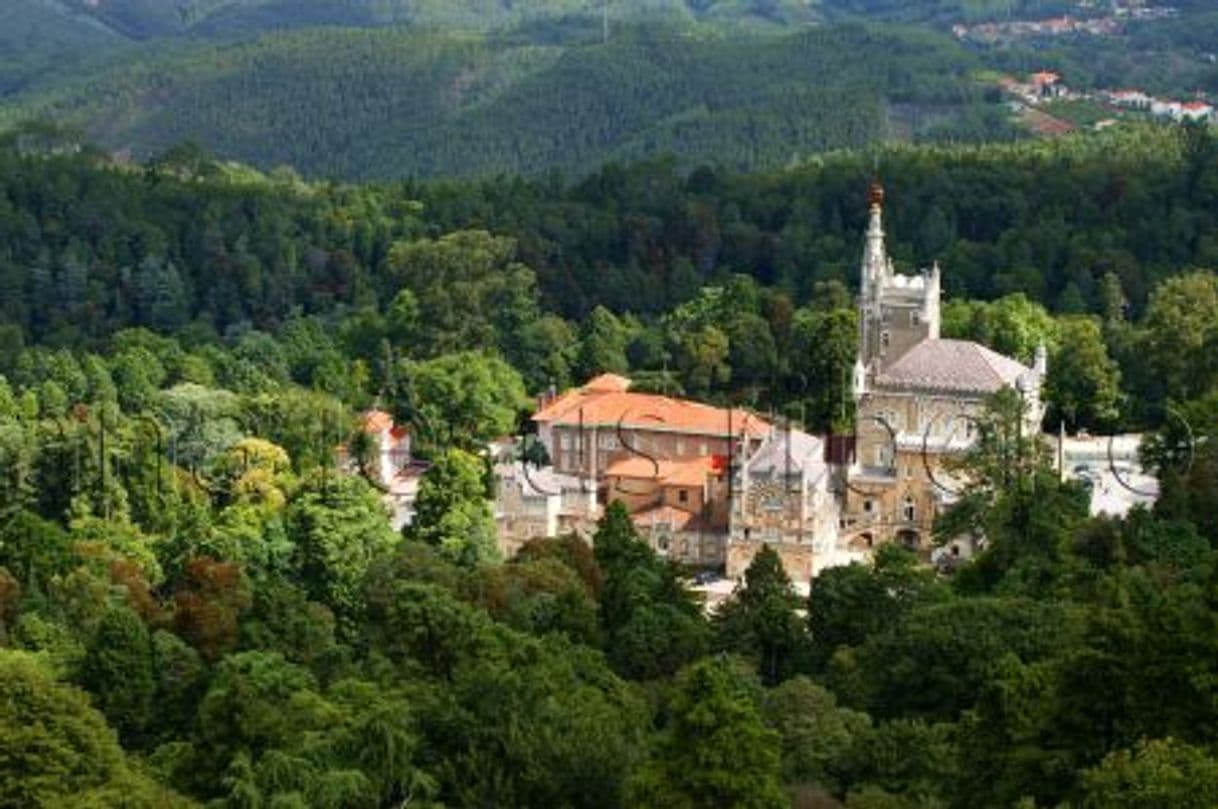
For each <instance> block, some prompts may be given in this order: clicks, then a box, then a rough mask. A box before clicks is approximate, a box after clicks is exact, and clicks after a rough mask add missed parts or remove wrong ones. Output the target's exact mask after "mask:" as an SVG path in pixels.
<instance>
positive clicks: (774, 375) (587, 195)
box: [0, 127, 1218, 427]
mask: <svg viewBox="0 0 1218 809" xmlns="http://www.w3.org/2000/svg"><path fill="white" fill-rule="evenodd" d="M73 149H74V143H73V141H71V140H70V139H69V138H66V137H65V136H64V135H62V134H60V133H56V132H45V131H41V130H30V131H27V132H26V133H24V134H22V135H21V136H18V137H14V138H12V139H10V141H9V142H8V146H7V148H6V149H5V150H3V151H2V152H0V183H2V184H3V187H4V188H5V189H6V193H5V196H4V198H3V205H2V206H0V243H3V244H4V245H5V248H4V253H3V255H0V288H3V290H4V295H3V296H2V298H0V313H2V314H3V317H4V319H5V321H6V323H7V324H8V325H7V327H6V328H5V339H4V348H3V351H0V372H2V371H3V370H4V369H5V368H9V367H12V363H15V362H16V357H17V354H18V353H19V351H20V349H21V346H22V345H23V344H27V343H39V344H49V345H55V346H78V347H98V346H104V345H106V343H107V340H108V337H109V335H111V334H113V333H114V332H116V331H117V330H121V329H123V328H125V327H129V326H141V327H147V328H152V329H155V330H157V331H159V332H162V333H165V334H189V335H192V336H191V338H190V339H191V340H198V341H201V342H202V343H212V342H215V341H217V340H220V341H226V340H230V339H236V338H237V337H239V336H240V335H242V334H244V333H246V332H247V331H249V330H251V329H253V330H255V331H260V332H271V333H274V332H278V331H279V330H281V329H283V328H286V327H287V326H288V325H289V324H291V323H292V322H294V321H296V320H298V319H299V318H301V317H305V318H308V319H310V320H309V322H310V323H313V324H314V325H311V326H309V327H308V328H309V330H310V332H309V333H310V334H312V333H315V332H316V331H317V330H321V332H326V331H328V332H330V333H331V334H332V337H331V338H330V342H332V341H333V340H335V339H337V341H338V342H337V343H335V344H334V345H330V346H329V347H328V348H324V350H322V349H318V351H319V352H320V353H317V354H314V353H312V349H311V350H310V354H309V356H310V357H311V359H308V360H304V359H302V360H301V362H302V363H303V364H302V365H300V366H299V373H300V374H302V376H301V377H300V380H301V382H302V383H304V384H309V385H323V384H324V386H325V387H326V389H331V388H330V386H331V385H335V384H337V385H341V386H346V387H348V388H349V387H350V386H349V385H348V383H347V382H346V380H345V377H344V375H343V374H342V372H340V371H339V370H338V367H337V366H335V365H334V364H333V362H331V361H330V360H329V359H325V358H328V357H329V358H332V357H334V356H341V355H343V354H344V353H346V355H348V356H357V357H359V358H361V359H362V361H363V362H364V363H365V364H366V368H365V370H364V371H363V372H361V375H360V376H359V378H361V379H362V380H363V382H362V383H361V385H362V386H363V387H362V388H361V392H360V394H359V395H360V396H362V397H365V398H364V399H362V401H366V400H368V399H370V398H371V397H373V396H375V395H376V394H377V392H378V391H380V390H382V389H383V388H384V387H385V386H386V385H387V384H390V382H391V381H392V379H393V377H394V374H393V371H392V362H390V361H389V360H388V359H387V356H388V355H387V354H386V352H385V350H384V349H383V343H384V341H386V340H390V341H391V342H392V340H393V339H402V340H405V339H408V336H409V335H415V336H414V337H413V338H409V339H410V340H412V348H413V350H414V351H417V352H422V356H423V357H427V358H430V357H433V356H436V355H439V354H443V353H446V352H448V351H453V350H460V349H462V348H485V347H487V346H493V347H494V348H495V349H496V350H497V351H499V352H501V353H502V354H503V355H504V356H506V357H507V358H508V359H509V361H510V362H511V363H512V365H514V366H515V367H516V368H517V370H519V371H520V372H521V373H522V374H523V376H524V378H525V380H526V382H527V387H528V388H529V389H530V390H532V391H537V390H541V389H543V388H545V387H547V386H548V385H550V384H556V385H563V384H568V383H570V382H573V381H575V380H578V379H580V378H583V377H586V376H588V375H589V374H591V373H594V372H595V371H597V370H598V369H601V368H603V367H605V366H606V365H608V366H610V367H613V368H616V369H618V370H621V371H625V370H631V371H632V372H634V373H636V374H638V375H640V379H643V380H645V384H648V385H653V386H659V387H662V388H665V389H668V390H673V391H676V390H685V391H688V392H690V393H694V394H697V395H699V396H704V397H709V398H732V397H739V398H744V399H746V400H748V399H751V400H753V401H766V402H769V403H770V404H772V405H773V406H775V407H786V406H799V407H804V408H806V410H805V415H806V418H807V419H808V420H809V421H811V422H812V423H814V424H816V425H817V426H821V427H824V426H828V425H830V424H833V423H840V422H841V421H842V419H843V418H844V416H845V415H846V414H845V412H844V411H843V409H842V408H843V407H844V406H845V402H846V399H847V398H848V397H847V396H846V390H845V388H844V385H845V382H846V381H847V380H848V374H846V373H845V369H847V368H848V367H849V365H850V363H851V361H852V360H851V357H852V356H853V353H852V352H853V349H852V344H853V343H852V341H853V339H854V325H853V321H852V320H851V317H852V316H851V314H850V311H849V310H850V308H851V307H850V303H849V301H850V292H849V290H850V289H851V288H852V287H853V285H854V284H855V283H856V273H855V266H856V262H857V257H858V244H859V239H860V234H861V232H862V229H863V226H864V216H865V211H866V205H865V199H864V194H865V189H866V187H867V185H868V183H869V182H870V180H871V178H872V177H873V173H874V171H875V167H876V162H875V160H874V159H869V158H868V157H865V156H862V155H858V154H841V155H836V156H833V157H831V158H826V159H823V160H819V161H816V162H814V163H812V164H809V165H807V166H805V167H802V168H799V169H794V170H789V171H784V172H778V173H774V174H762V175H734V174H730V173H723V172H716V171H713V170H710V169H699V170H696V171H694V172H693V173H692V174H690V175H689V176H688V177H686V176H684V175H682V174H681V173H679V172H677V171H676V170H675V168H674V166H673V165H672V164H666V163H646V164H637V165H631V166H608V167H606V168H604V169H603V170H601V171H600V172H597V173H596V174H594V175H592V176H591V177H589V178H588V179H586V180H584V181H582V182H579V183H576V184H573V185H564V184H562V183H561V182H559V181H557V180H547V181H525V180H521V179H502V180H495V181H484V182H478V183H454V182H450V183H420V184H400V183H399V184H390V185H368V186H349V185H330V184H309V183H305V182H303V181H301V180H299V178H297V177H296V176H295V175H293V174H292V173H291V172H278V173H275V174H273V175H271V176H269V177H267V176H262V175H258V174H256V173H254V172H252V171H250V170H248V169H242V168H240V167H234V166H231V165H225V164H217V163H215V162H214V161H211V160H210V159H208V158H206V156H204V155H202V154H200V153H199V152H197V151H192V150H189V149H180V150H177V151H175V152H174V153H173V154H171V155H168V156H166V158H165V159H163V160H161V161H160V162H158V163H157V164H154V165H153V166H151V167H149V168H134V167H123V166H114V165H111V164H110V163H109V161H108V158H106V157H105V156H104V155H102V154H99V153H97V152H94V151H91V150H89V149H84V150H83V151H80V152H79V153H76V152H74V151H73ZM1216 154H1218V143H1216V142H1215V139H1214V138H1213V136H1212V135H1210V134H1209V133H1208V132H1207V131H1206V130H1204V129H1199V128H1184V129H1179V130H1169V129H1165V128H1156V127H1147V128H1145V129H1142V130H1131V131H1128V132H1113V133H1108V134H1107V135H1105V136H1104V137H1102V138H1081V139H1075V140H1064V141H1060V142H1055V143H1024V144H1019V145H1013V146H989V147H978V148H954V149H946V148H922V149H899V150H895V151H889V152H886V153H883V154H882V155H880V156H879V161H878V164H879V166H880V170H881V173H882V174H883V175H884V176H885V177H890V178H892V179H891V180H890V182H889V198H890V201H891V204H890V206H889V219H888V229H889V232H890V234H891V235H890V245H891V248H892V250H893V252H894V254H895V255H896V256H897V258H898V260H899V261H901V262H902V263H903V264H904V265H905V266H907V267H909V266H915V265H925V264H926V263H929V262H930V261H932V260H935V259H938V260H940V261H941V262H942V265H943V267H944V283H945V288H946V293H947V295H948V298H949V300H952V301H954V303H952V304H951V306H949V310H950V311H951V314H952V317H951V318H950V319H949V320H950V326H951V328H952V330H954V332H955V333H958V334H961V335H965V336H971V337H974V338H975V339H980V340H983V341H985V342H988V343H991V344H992V345H995V346H997V347H999V348H1001V349H1002V350H1004V351H1006V352H1007V353H1011V354H1017V355H1020V356H1025V357H1030V356H1031V352H1032V350H1033V349H1034V348H1035V346H1036V342H1037V341H1038V340H1044V341H1045V342H1047V343H1049V344H1050V345H1051V346H1056V345H1059V344H1060V345H1062V346H1065V345H1067V344H1069V343H1071V341H1077V340H1082V341H1083V342H1085V344H1086V345H1087V346H1088V350H1091V349H1095V350H1097V351H1099V353H1100V354H1101V355H1103V356H1104V359H1102V360H1099V361H1094V362H1093V361H1087V362H1080V364H1081V366H1082V367H1083V368H1084V369H1086V371H1085V372H1081V371H1080V372H1079V374H1078V375H1077V380H1076V381H1077V382H1078V383H1079V384H1084V385H1090V386H1093V389H1092V390H1091V391H1090V392H1084V393H1079V392H1078V391H1074V390H1072V391H1063V392H1062V393H1061V398H1059V399H1057V400H1055V401H1056V402H1057V404H1058V405H1059V406H1060V407H1061V409H1062V411H1063V412H1065V411H1067V410H1069V411H1071V412H1072V413H1073V415H1070V416H1069V420H1070V422H1071V423H1072V424H1075V423H1078V424H1110V425H1111V424H1117V423H1126V424H1130V425H1137V424H1147V423H1149V424H1155V423H1158V421H1159V420H1161V419H1162V417H1163V405H1164V404H1165V402H1166V400H1167V398H1168V397H1169V396H1172V395H1175V394H1174V393H1173V391H1175V390H1177V389H1181V390H1187V391H1197V392H1200V391H1201V390H1203V389H1204V385H1205V382H1204V380H1206V379H1209V378H1210V371H1209V370H1205V367H1203V366H1201V365H1197V364H1196V363H1194V362H1193V360H1191V359H1187V358H1186V357H1185V356H1183V355H1181V354H1180V352H1178V351H1177V350H1176V348H1175V346H1177V345H1178V344H1177V343H1173V342H1170V341H1164V339H1163V338H1162V336H1161V335H1160V336H1155V337H1152V336H1150V335H1149V333H1146V332H1140V331H1137V330H1136V329H1133V330H1131V329H1132V326H1133V324H1135V323H1138V322H1141V321H1142V320H1143V319H1145V318H1151V317H1152V313H1153V312H1156V311H1159V310H1157V309H1156V307H1155V305H1154V302H1155V300H1156V298H1155V295H1156V290H1157V289H1159V288H1160V287H1161V286H1162V285H1163V283H1164V282H1165V281H1166V280H1167V279H1169V278H1172V277H1174V276H1177V275H1180V274H1181V273H1183V272H1185V271H1187V270H1189V269H1190V268H1193V267H1208V266H1213V265H1214V264H1215V263H1218V243H1216V242H1215V241H1214V239H1213V238H1212V233H1213V232H1215V229H1216V223H1215V222H1214V211H1215V210H1218V205H1216V204H1215V200H1214V195H1215V194H1216V193H1218V181H1216V175H1215V171H1216V169H1215V166H1218V161H1216V160H1215V155H1216ZM403 287H406V288H407V289H409V292H410V295H409V296H408V297H407V298H405V299H403V300H398V297H397V296H398V295H399V293H400V292H401V290H402V288H403ZM716 290H718V291H716ZM970 300H991V301H995V303H994V304H992V305H989V304H987V305H985V306H982V305H981V304H970V303H968V301H970ZM1198 300H1199V301H1200V300H1204V297H1201V298H1199V299H1198ZM953 307H955V308H954V309H953ZM978 307H980V308H978ZM987 307H992V308H987ZM1053 316H1056V317H1057V319H1061V320H1063V322H1062V323H1057V322H1056V320H1055V318H1054V317H1053ZM1077 316H1084V318H1087V317H1090V318H1094V317H1099V318H1101V320H1102V322H1103V323H1105V324H1107V325H1106V326H1105V331H1103V333H1101V332H1100V331H1099V330H1098V328H1097V329H1095V330H1092V331H1088V332H1087V333H1085V334H1083V333H1082V332H1080V329H1083V330H1084V331H1086V329H1084V328H1083V327H1081V326H1079V325H1078V324H1076V323H1074V322H1073V321H1072V322H1070V323H1066V322H1064V320H1068V319H1069V318H1071V317H1077ZM1201 316H1202V317H1203V318H1204V317H1208V315H1201ZM1154 317H1164V318H1167V319H1169V320H1170V319H1171V318H1174V317H1176V315H1174V314H1162V313H1160V314H1159V315H1154ZM395 318H397V319H398V320H395ZM395 324H396V325H395ZM1059 328H1060V329H1065V330H1066V331H1064V332H1061V334H1069V335H1071V337H1070V340H1067V339H1066V338H1065V337H1059V331H1058V330H1059ZM1181 331H1183V332H1184V333H1181V334H1173V339H1179V340H1184V341H1188V340H1200V341H1201V343H1200V344H1204V341H1205V340H1206V339H1209V338H1207V337H1206V336H1205V334H1206V333H1207V332H1205V331H1204V329H1200V328H1192V329H1183V330H1181ZM394 335H397V337H396V338H394ZM309 339H310V340H312V339H314V338H312V337H310V338H309ZM581 346H582V347H581ZM812 346H818V347H819V348H818V349H817V350H815V351H814V350H812V348H811V347H812ZM1187 353H1188V352H1185V354H1187ZM1108 356H1111V357H1113V358H1115V360H1116V361H1117V363H1118V365H1119V366H1120V370H1121V377H1120V380H1119V383H1120V384H1121V385H1124V387H1125V390H1126V392H1127V393H1128V396H1127V398H1126V399H1125V404H1122V403H1121V401H1120V398H1121V397H1120V396H1119V395H1118V387H1117V386H1118V379H1117V377H1116V376H1115V375H1113V374H1112V373H1111V370H1112V369H1111V367H1110V366H1111V360H1109V359H1107V357H1108ZM290 365H291V363H289V366H290ZM1065 367H1070V366H1068V365H1067V366H1065ZM1169 367H1170V368H1173V369H1175V370H1172V371H1170V372H1168V371H1166V370H1165V369H1166V368H1169ZM315 374H320V376H314V375H315ZM323 380H324V382H323ZM1063 383H1065V384H1067V387H1069V386H1070V385H1072V384H1073V383H1071V382H1068V381H1067V380H1063ZM336 392H337V390H336ZM1075 396H1082V399H1083V401H1081V402H1080V401H1075V400H1074V399H1072V398H1070V397H1075Z"/></svg>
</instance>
